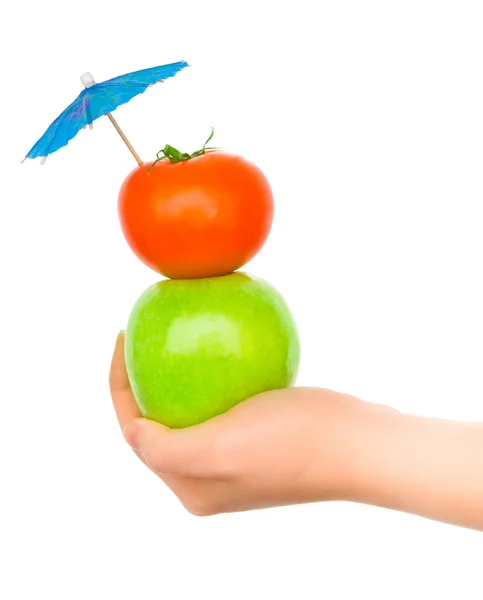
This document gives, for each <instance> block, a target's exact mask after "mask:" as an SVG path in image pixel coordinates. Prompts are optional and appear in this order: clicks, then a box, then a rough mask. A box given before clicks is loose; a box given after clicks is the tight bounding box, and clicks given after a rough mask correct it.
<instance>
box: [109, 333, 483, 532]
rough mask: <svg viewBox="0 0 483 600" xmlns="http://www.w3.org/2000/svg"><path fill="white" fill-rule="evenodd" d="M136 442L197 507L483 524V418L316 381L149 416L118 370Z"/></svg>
mask: <svg viewBox="0 0 483 600" xmlns="http://www.w3.org/2000/svg"><path fill="white" fill-rule="evenodd" d="M110 388H111V395H112V399H113V403H114V408H115V411H116V414H117V418H118V420H119V424H120V426H121V429H122V431H123V435H124V438H125V440H126V441H127V443H128V444H129V445H130V446H131V448H133V450H134V452H135V453H136V454H137V456H138V457H139V458H140V459H141V460H142V461H143V462H144V464H145V465H146V466H147V467H148V468H150V469H151V470H152V471H153V472H154V473H155V474H156V475H158V477H160V478H161V479H162V480H163V481H164V482H165V483H166V485H168V486H169V488H170V489H171V490H172V491H173V492H174V493H175V494H176V496H177V497H178V498H179V500H180V501H181V503H182V504H183V505H184V506H185V508H186V509H187V510H188V511H189V512H190V513H192V514H194V515H199V516H208V515H214V514H218V513H227V512H237V511H246V510H251V509H260V508H269V507H274V506H282V505H289V504H302V503H308V502H322V501H329V500H344V501H353V502H360V503H365V504H372V505H376V506H380V507H384V508H389V509H394V510H400V511H405V512H408V513H412V514H415V515H420V516H423V517H426V518H429V519H434V520H438V521H442V522H446V523H450V524H454V525H459V526H464V527H468V528H473V529H479V530H482V531H483V424H481V423H463V422H454V421H444V420H440V419H430V418H425V417H419V416H412V415H405V414H402V413H400V412H398V411H396V410H394V409H392V408H389V407H385V406H380V405H377V404H372V403H369V402H363V401H362V400H359V399H358V398H355V397H353V396H349V395H346V394H340V393H337V392H333V391H330V390H325V389H319V388H290V389H284V390H278V391H273V392H265V393H263V394H259V395H258V396H255V397H253V398H251V399H250V400H247V401H245V402H242V403H241V404H239V405H237V406H236V407H234V408H232V409H231V410H229V411H228V412H227V413H225V414H223V415H220V416H218V417H215V418H213V419H211V420H209V421H207V422H205V423H202V424H200V425H195V426H193V427H189V428H185V429H178V430H175V429H168V428H166V427H164V426H163V425H160V424H159V423H156V422H154V421H150V420H148V419H144V418H142V417H141V414H140V412H139V409H138V408H137V405H136V402H135V400H134V397H133V394H132V391H131V389H130V386H129V380H128V377H127V373H126V368H125V364H124V335H123V333H121V334H120V335H119V337H118V340H117V342H116V348H115V351H114V356H113V360H112V366H111V372H110Z"/></svg>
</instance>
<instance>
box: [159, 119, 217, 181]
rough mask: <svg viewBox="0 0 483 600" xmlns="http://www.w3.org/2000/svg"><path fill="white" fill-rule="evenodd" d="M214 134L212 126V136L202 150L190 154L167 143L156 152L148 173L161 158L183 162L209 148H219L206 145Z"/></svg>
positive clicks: (172, 161) (173, 161)
mask: <svg viewBox="0 0 483 600" xmlns="http://www.w3.org/2000/svg"><path fill="white" fill-rule="evenodd" d="M214 135H215V130H214V129H213V127H212V128H211V133H210V137H209V138H208V139H207V140H206V142H205V143H204V145H203V148H202V149H201V150H197V151H196V152H193V154H188V153H187V152H180V151H179V150H176V148H173V146H170V145H169V144H166V146H165V147H164V148H163V149H162V150H160V151H159V152H158V153H157V154H156V160H155V161H154V162H153V164H152V165H151V166H150V167H149V171H148V175H150V174H151V169H152V168H153V167H154V165H155V164H156V163H157V162H159V161H160V160H163V159H164V158H167V159H168V160H169V162H171V163H179V162H183V161H185V160H191V159H192V158H196V157H197V156H201V155H202V154H204V153H205V152H206V151H207V150H217V148H207V147H206V145H207V144H208V142H209V141H210V140H211V139H212V138H213V136H214Z"/></svg>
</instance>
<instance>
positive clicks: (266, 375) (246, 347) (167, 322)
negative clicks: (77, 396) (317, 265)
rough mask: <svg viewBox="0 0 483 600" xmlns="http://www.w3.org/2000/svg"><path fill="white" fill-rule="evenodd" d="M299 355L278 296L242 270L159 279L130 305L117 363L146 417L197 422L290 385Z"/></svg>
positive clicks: (293, 331) (183, 423)
mask: <svg viewBox="0 0 483 600" xmlns="http://www.w3.org/2000/svg"><path fill="white" fill-rule="evenodd" d="M299 358H300V345H299V336H298V332H297V328H296V325H295V321H294V319H293V317H292V314H291V313H290V310H289V308H288V307H287V305H286V303H285V301H284V299H283V298H282V296H281V295H280V294H279V292H277V290H275V289H274V288H273V287H272V286H271V285H270V284H268V283H267V282H265V281H263V280H261V279H258V278H255V277H252V276H249V275H247V274H245V273H240V272H237V273H231V274H230V275H224V276H222V277H210V278H204V279H189V280H188V279H186V280H180V279H178V280H163V281H160V282H158V283H156V284H154V285H153V286H151V287H150V288H148V289H147V290H146V291H145V292H144V293H143V294H142V295H141V297H140V298H139V299H138V301H137V302H136V304H135V305H134V307H133V309H132V311H131V315H130V317H129V321H128V325H127V329H126V336H125V359H126V367H127V372H128V376H129V381H130V383H131V386H132V390H133V393H134V397H135V398H136V402H137V404H138V406H139V408H140V410H141V413H142V414H143V416H145V417H146V418H149V419H152V420H155V421H158V422H159V423H162V424H163V425H166V426H168V427H171V428H182V427H188V426H190V425H195V424H197V423H202V422H203V421H206V420H208V419H210V418H212V417H214V416H216V415H219V414H221V413H224V412H226V411H227V410H229V409H230V408H232V407H233V406H235V405H236V404H238V403H239V402H241V401H243V400H246V399H247V398H249V397H251V396H253V395H255V394H258V393H261V392H265V391H268V390H273V389H281V388H286V387H290V386H291V385H292V384H293V383H294V382H295V378H296V375H297V370H298V365H299Z"/></svg>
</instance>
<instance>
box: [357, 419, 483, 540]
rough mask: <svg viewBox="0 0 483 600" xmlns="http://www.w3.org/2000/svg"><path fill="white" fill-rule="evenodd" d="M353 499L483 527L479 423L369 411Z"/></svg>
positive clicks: (481, 426)
mask: <svg viewBox="0 0 483 600" xmlns="http://www.w3.org/2000/svg"><path fill="white" fill-rule="evenodd" d="M363 429H364V431H363V434H361V435H360V439H359V451H358V456H357V457H355V458H354V472H353V477H354V481H353V488H352V489H353V493H354V498H353V499H354V500H356V501H359V502H364V503H368V504H373V505H377V506H382V507H386V508H391V509H395V510H401V511H405V512H409V513H413V514H417V515H421V516H424V517H427V518H430V519H435V520H438V521H443V522H447V523H452V524H455V525H461V526H465V527H470V528H473V529H481V530H483V424H478V423H459V422H452V421H443V420H438V419H429V418H424V417H416V416H410V415H403V414H400V413H392V412H380V413H378V412H376V413H374V414H371V415H370V417H369V418H368V419H367V422H366V423H365V426H364V428H363Z"/></svg>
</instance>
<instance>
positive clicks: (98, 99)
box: [24, 61, 188, 162]
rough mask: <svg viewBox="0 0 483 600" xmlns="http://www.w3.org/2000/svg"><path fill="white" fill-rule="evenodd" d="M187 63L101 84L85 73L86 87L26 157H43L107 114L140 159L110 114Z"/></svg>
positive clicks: (146, 70) (155, 68)
mask: <svg viewBox="0 0 483 600" xmlns="http://www.w3.org/2000/svg"><path fill="white" fill-rule="evenodd" d="M187 66H188V63H186V62H185V61H181V62H177V63H172V64H169V65H162V66H159V67H153V68H150V69H143V70H141V71H135V72H133V73H127V74H126V75H120V76H119V77H114V78H113V79H109V80H107V81H104V82H102V83H95V82H94V80H93V78H92V75H90V73H86V74H84V75H83V76H82V78H81V79H82V82H83V83H84V85H85V86H86V88H85V89H84V90H83V91H82V92H81V93H80V94H79V95H78V96H77V98H76V99H75V100H74V102H72V104H70V105H69V106H68V107H67V108H66V109H65V110H64V111H63V112H62V113H61V114H60V115H59V116H58V117H57V118H56V119H55V121H53V123H52V124H51V125H50V126H49V128H48V129H47V131H46V132H45V133H44V135H43V136H42V137H41V138H40V139H39V140H38V141H37V142H36V143H35V144H34V146H32V148H31V149H30V151H29V152H28V154H27V156H26V157H25V158H37V157H43V159H44V160H45V158H46V157H47V156H48V155H49V154H53V153H54V152H56V151H57V150H59V149H60V148H62V147H64V146H66V145H67V144H68V143H69V141H70V140H71V139H72V138H74V137H75V136H76V135H77V133H78V132H79V131H80V130H81V129H83V128H84V127H86V126H87V125H89V126H90V125H92V122H93V121H95V120H96V119H98V118H99V117H102V116H104V115H108V116H109V117H110V119H111V121H112V122H113V124H114V125H115V127H116V129H117V130H118V132H119V133H120V135H121V137H122V138H123V139H124V141H125V142H126V144H127V145H128V147H130V150H131V152H132V153H133V154H134V155H135V158H136V160H137V161H138V162H141V161H140V159H139V157H138V156H137V154H135V152H134V150H133V149H132V146H130V144H129V142H128V141H127V139H126V138H125V136H124V134H123V133H122V131H121V130H120V128H119V126H118V125H117V123H116V122H115V121H114V118H113V117H112V116H111V115H110V113H111V112H112V111H114V110H115V109H116V108H117V107H118V106H120V105H121V104H125V103H126V102H129V100H131V98H134V96H137V95H138V94H142V93H143V92H144V91H145V90H146V89H147V88H148V87H150V86H152V85H154V84H155V83H158V82H162V81H164V80H166V79H168V78H169V77H173V76H174V75H176V73H178V72H179V71H181V69H184V68H185V67H187ZM24 160H25V159H24Z"/></svg>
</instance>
